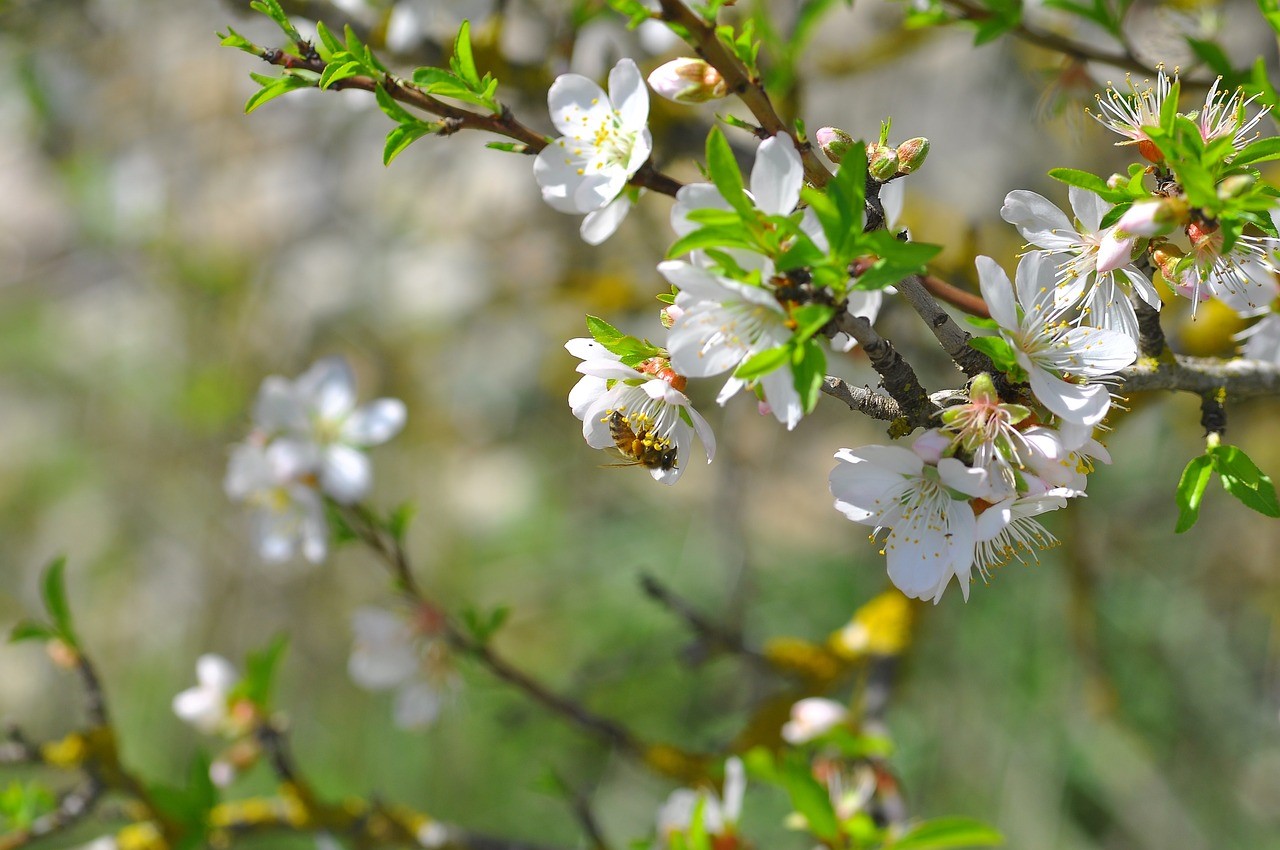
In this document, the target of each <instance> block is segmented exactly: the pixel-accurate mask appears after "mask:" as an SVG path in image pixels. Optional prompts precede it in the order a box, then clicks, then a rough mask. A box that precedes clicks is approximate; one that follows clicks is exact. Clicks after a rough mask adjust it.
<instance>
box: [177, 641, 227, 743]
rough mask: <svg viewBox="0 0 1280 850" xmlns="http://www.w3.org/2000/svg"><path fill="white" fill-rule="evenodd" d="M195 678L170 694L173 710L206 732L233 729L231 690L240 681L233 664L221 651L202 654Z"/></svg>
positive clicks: (221, 731) (198, 729)
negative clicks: (172, 694)
mask: <svg viewBox="0 0 1280 850" xmlns="http://www.w3.org/2000/svg"><path fill="white" fill-rule="evenodd" d="M196 682H197V684H196V686H195V687H193V688H187V689H186V690H185V691H183V692H182V693H180V694H178V695H177V696H175V697H174V698H173V713H174V714H176V715H177V716H178V719H180V720H182V721H183V722H184V723H188V724H190V725H191V726H193V727H195V729H196V731H198V732H202V733H204V734H205V735H216V734H220V733H223V732H230V731H232V727H233V726H234V725H235V724H234V723H233V722H232V717H231V692H232V691H233V690H234V689H235V687H236V685H238V684H239V683H240V674H239V673H238V672H236V668H235V666H234V665H233V664H232V663H231V662H230V661H228V660H227V659H225V658H223V657H222V656H221V655H213V654H212V653H210V654H207V655H201V656H200V657H199V658H198V659H197V660H196Z"/></svg>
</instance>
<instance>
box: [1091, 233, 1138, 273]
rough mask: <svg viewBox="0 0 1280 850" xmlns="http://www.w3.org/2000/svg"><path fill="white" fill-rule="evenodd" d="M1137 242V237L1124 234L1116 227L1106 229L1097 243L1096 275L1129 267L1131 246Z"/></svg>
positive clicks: (1131, 255) (1131, 252)
mask: <svg viewBox="0 0 1280 850" xmlns="http://www.w3.org/2000/svg"><path fill="white" fill-rule="evenodd" d="M1137 241H1138V237H1137V236H1134V235H1133V234H1131V233H1125V232H1124V231H1123V230H1122V229H1121V228H1120V227H1119V226H1118V225H1117V226H1116V227H1108V228H1107V231H1106V233H1104V234H1103V235H1102V239H1101V240H1099V242H1098V259H1097V270H1098V274H1105V273H1107V272H1113V271H1115V270H1116V269H1118V268H1122V267H1124V266H1127V265H1129V261H1130V260H1131V259H1133V246H1134V244H1135V243H1136V242H1137Z"/></svg>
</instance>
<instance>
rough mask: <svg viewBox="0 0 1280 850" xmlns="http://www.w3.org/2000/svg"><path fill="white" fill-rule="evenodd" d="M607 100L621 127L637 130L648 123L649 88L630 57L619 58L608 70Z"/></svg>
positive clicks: (631, 130) (627, 129) (625, 129)
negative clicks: (611, 105) (610, 69)
mask: <svg viewBox="0 0 1280 850" xmlns="http://www.w3.org/2000/svg"><path fill="white" fill-rule="evenodd" d="M609 100H610V101H611V102H612V103H613V109H614V112H616V113H617V115H618V120H619V121H620V122H621V123H622V129H623V130H624V131H629V132H632V133H636V132H639V131H641V130H643V129H644V128H645V125H646V124H648V123H649V89H648V88H647V87H646V86H645V84H644V77H642V76H641V75H640V69H639V68H637V67H636V63H635V62H634V61H633V60H631V59H626V58H623V59H620V60H618V64H617V65H614V66H613V70H612V71H610V72H609Z"/></svg>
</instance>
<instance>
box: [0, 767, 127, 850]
mask: <svg viewBox="0 0 1280 850" xmlns="http://www.w3.org/2000/svg"><path fill="white" fill-rule="evenodd" d="M104 790H105V789H104V788H103V786H102V784H101V783H100V782H99V781H98V780H96V779H94V778H90V779H88V780H87V781H86V782H85V783H84V784H82V785H80V786H79V787H77V788H73V789H72V790H70V791H68V792H66V793H65V794H63V795H62V796H61V797H59V798H58V804H57V806H55V807H54V809H53V811H51V812H49V813H48V814H45V815H41V816H40V817H38V818H36V819H35V821H33V822H32V824H31V826H29V827H27V828H26V829H20V830H16V831H14V832H9V833H6V834H4V835H0V850H18V848H19V847H26V846H27V845H29V844H31V843H32V842H34V841H38V840H39V839H41V838H44V837H46V836H49V835H53V834H54V833H57V832H61V831H63V830H65V829H69V828H70V827H72V826H74V825H75V824H77V823H79V822H80V821H81V820H83V819H84V818H85V817H86V816H87V815H89V814H90V813H91V812H92V811H93V809H94V807H95V806H96V805H97V803H98V800H99V799H100V798H101V797H102V793H103V791H104Z"/></svg>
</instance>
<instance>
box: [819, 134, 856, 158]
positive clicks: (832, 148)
mask: <svg viewBox="0 0 1280 850" xmlns="http://www.w3.org/2000/svg"><path fill="white" fill-rule="evenodd" d="M813 138H814V141H816V142H817V143H818V147H820V148H822V152H823V153H825V154H826V155H827V159H829V160H831V161H832V162H834V163H837V164H839V162H840V160H842V159H844V155H845V154H846V153H848V152H849V148H851V147H853V136H850V135H849V134H848V133H846V132H845V131H844V130H841V129H840V128H839V127H823V128H821V129H820V130H818V132H816V133H814V134H813Z"/></svg>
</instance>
